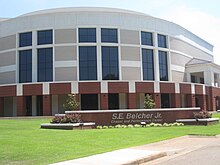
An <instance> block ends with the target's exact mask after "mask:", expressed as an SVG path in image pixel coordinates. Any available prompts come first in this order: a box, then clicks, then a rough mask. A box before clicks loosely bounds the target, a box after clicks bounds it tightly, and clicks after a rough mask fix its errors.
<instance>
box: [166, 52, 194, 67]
mask: <svg viewBox="0 0 220 165" xmlns="http://www.w3.org/2000/svg"><path fill="white" fill-rule="evenodd" d="M170 56H171V64H174V65H178V66H185V64H186V63H188V62H189V61H190V60H191V58H189V57H186V56H184V55H181V54H177V53H172V52H171V53H170Z"/></svg>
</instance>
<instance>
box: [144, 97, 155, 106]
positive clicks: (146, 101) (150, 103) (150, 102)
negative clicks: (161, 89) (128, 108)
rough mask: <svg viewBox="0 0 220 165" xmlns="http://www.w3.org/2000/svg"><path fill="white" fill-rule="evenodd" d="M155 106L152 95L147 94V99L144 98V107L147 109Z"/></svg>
mask: <svg viewBox="0 0 220 165" xmlns="http://www.w3.org/2000/svg"><path fill="white" fill-rule="evenodd" d="M154 107H155V102H154V100H153V99H152V98H151V95H149V94H146V96H145V99H144V108H145V109H152V108H154Z"/></svg>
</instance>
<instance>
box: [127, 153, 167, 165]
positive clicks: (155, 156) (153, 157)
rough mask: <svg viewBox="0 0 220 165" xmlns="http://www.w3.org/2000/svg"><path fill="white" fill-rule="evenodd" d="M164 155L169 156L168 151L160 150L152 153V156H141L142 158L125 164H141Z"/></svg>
mask: <svg viewBox="0 0 220 165" xmlns="http://www.w3.org/2000/svg"><path fill="white" fill-rule="evenodd" d="M164 156H167V153H166V152H160V153H158V154H154V155H151V156H146V157H143V158H140V159H136V160H133V161H130V162H128V163H124V164H123V165H139V164H142V163H146V162H149V161H152V160H155V159H159V158H162V157H164Z"/></svg>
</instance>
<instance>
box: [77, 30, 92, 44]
mask: <svg viewBox="0 0 220 165" xmlns="http://www.w3.org/2000/svg"><path fill="white" fill-rule="evenodd" d="M79 42H96V28H80V29H79Z"/></svg>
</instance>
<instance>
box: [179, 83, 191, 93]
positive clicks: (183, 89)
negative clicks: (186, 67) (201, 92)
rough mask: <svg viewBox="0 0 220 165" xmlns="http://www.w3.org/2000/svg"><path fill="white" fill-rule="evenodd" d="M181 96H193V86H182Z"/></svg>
mask: <svg viewBox="0 0 220 165" xmlns="http://www.w3.org/2000/svg"><path fill="white" fill-rule="evenodd" d="M180 93H181V94H191V84H180Z"/></svg>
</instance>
